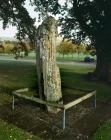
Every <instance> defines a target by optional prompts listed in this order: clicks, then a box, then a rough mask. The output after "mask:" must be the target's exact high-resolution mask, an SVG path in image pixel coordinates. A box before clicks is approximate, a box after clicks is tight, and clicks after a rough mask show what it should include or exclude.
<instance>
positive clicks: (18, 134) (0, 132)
mask: <svg viewBox="0 0 111 140" xmlns="http://www.w3.org/2000/svg"><path fill="white" fill-rule="evenodd" d="M0 140H41V139H40V138H39V137H37V136H34V135H32V134H30V133H28V132H26V131H24V130H22V129H20V128H17V127H16V126H14V125H12V124H9V123H8V122H4V121H3V120H1V119H0Z"/></svg>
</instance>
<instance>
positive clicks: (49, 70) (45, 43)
mask: <svg viewBox="0 0 111 140" xmlns="http://www.w3.org/2000/svg"><path fill="white" fill-rule="evenodd" d="M56 37H57V22H56V21H55V19H54V18H53V17H48V18H47V19H46V20H44V21H43V23H42V24H41V25H40V26H39V27H38V30H37V52H38V55H37V65H38V68H37V71H38V82H39V96H40V98H42V99H43V98H44V97H45V100H47V101H51V102H58V103H60V100H61V98H62V93H61V79H60V72H59V68H58V66H57V64H56ZM47 109H48V111H50V112H52V113H56V112H57V111H58V109H56V108H54V107H50V106H47Z"/></svg>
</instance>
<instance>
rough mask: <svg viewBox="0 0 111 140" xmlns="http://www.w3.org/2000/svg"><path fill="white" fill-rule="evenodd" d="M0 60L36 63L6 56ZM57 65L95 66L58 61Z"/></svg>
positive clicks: (92, 64) (31, 60)
mask: <svg viewBox="0 0 111 140" xmlns="http://www.w3.org/2000/svg"><path fill="white" fill-rule="evenodd" d="M0 60H4V61H5V60H6V61H18V62H28V63H36V60H34V59H25V58H19V59H17V60H16V59H15V58H13V57H8V56H0ZM57 64H63V65H76V66H85V67H86V66H95V65H96V63H95V62H94V63H84V62H74V61H59V62H57Z"/></svg>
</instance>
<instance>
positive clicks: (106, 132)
mask: <svg viewBox="0 0 111 140" xmlns="http://www.w3.org/2000/svg"><path fill="white" fill-rule="evenodd" d="M91 140H111V120H109V121H107V122H106V123H104V124H103V125H102V126H100V127H99V128H98V130H97V132H96V133H95V134H94V136H93V137H92V139H91Z"/></svg>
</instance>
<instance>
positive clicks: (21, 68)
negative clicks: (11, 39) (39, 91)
mask: <svg viewBox="0 0 111 140" xmlns="http://www.w3.org/2000/svg"><path fill="white" fill-rule="evenodd" d="M59 67H60V72H61V79H62V87H65V89H64V90H63V94H65V93H66V94H67V93H68V92H73V90H72V89H75V88H83V89H95V90H97V101H104V102H107V101H109V100H111V93H110V92H111V86H110V84H108V83H105V82H102V81H96V82H95V81H90V80H88V79H87V78H86V74H87V72H92V71H93V70H94V68H95V67H94V66H93V65H91V66H90V65H88V66H87V67H85V66H73V65H71V66H69V65H59ZM36 86H37V75H36V67H35V63H31V62H19V61H6V60H0V87H1V90H0V106H2V105H5V104H7V103H10V102H11V96H10V94H11V92H12V90H15V89H19V88H24V87H36ZM6 93H7V94H6ZM68 95H70V93H68ZM0 124H1V125H0V138H1V139H2V140H6V139H8V138H10V129H13V128H14V129H13V132H12V135H14V136H15V134H21V133H22V132H23V133H24V134H23V135H22V136H21V137H24V138H25V137H26V138H27V136H28V137H29V138H30V134H28V133H27V132H25V131H24V130H22V129H19V128H17V127H16V126H15V125H12V124H10V123H6V122H4V121H3V120H2V119H0ZM3 130H4V131H5V133H6V132H7V135H6V136H7V137H8V138H6V137H5V133H4V131H3ZM14 131H15V132H14ZM98 131H99V130H98ZM108 131H109V132H110V131H111V129H110V127H109V128H108ZM105 133H106V131H105ZM25 134H26V135H25ZM106 135H107V134H106ZM108 135H109V134H108ZM31 136H32V135H31ZM17 137H18V136H17ZM9 140H10V139H9ZM17 140H19V139H17ZM21 140H22V139H21ZM94 140H96V136H95V137H94ZM97 140H99V139H97ZM101 140H102V139H101Z"/></svg>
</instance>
